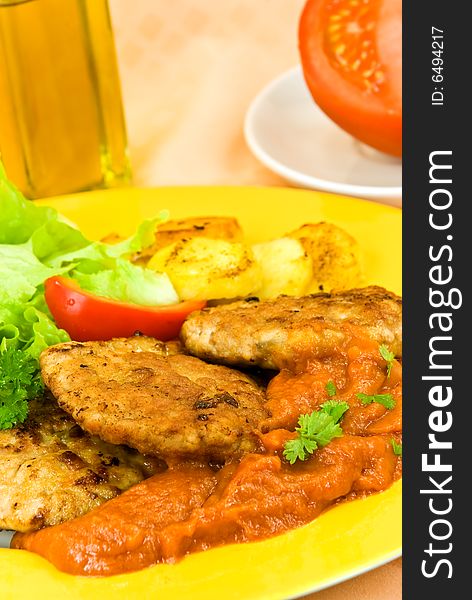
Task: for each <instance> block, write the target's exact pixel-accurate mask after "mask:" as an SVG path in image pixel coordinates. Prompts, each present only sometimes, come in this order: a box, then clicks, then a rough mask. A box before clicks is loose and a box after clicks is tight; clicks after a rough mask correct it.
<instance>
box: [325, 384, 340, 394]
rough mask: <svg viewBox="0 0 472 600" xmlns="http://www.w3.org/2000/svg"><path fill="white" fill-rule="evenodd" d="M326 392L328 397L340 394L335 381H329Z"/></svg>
mask: <svg viewBox="0 0 472 600" xmlns="http://www.w3.org/2000/svg"><path fill="white" fill-rule="evenodd" d="M325 390H326V391H327V392H328V396H330V397H333V396H336V394H337V393H338V390H337V389H336V385H335V383H334V381H328V383H327V384H326V385H325Z"/></svg>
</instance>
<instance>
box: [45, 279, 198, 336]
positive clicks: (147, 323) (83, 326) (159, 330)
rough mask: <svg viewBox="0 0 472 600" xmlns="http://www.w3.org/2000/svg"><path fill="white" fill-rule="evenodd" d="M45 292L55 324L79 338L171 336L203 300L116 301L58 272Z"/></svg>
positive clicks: (47, 280)
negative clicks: (158, 303)
mask: <svg viewBox="0 0 472 600" xmlns="http://www.w3.org/2000/svg"><path fill="white" fill-rule="evenodd" d="M44 295H45V298H46V303H47V305H48V307H49V310H50V311H51V314H52V316H53V317H54V320H55V322H56V324H57V325H58V327H60V328H61V329H65V330H66V331H67V333H68V334H69V335H70V337H71V338H72V339H73V340H76V341H78V342H85V341H90V340H109V339H111V338H114V337H130V336H132V335H134V334H135V333H137V332H139V333H142V334H144V335H149V336H151V337H155V338H157V339H159V340H163V341H167V340H171V339H173V338H175V337H177V335H178V334H179V331H180V328H181V327H182V323H183V322H184V321H185V318H186V317H187V315H189V314H190V313H191V312H193V311H194V310H199V309H201V308H203V307H204V306H205V304H206V302H205V301H202V300H187V301H186V302H180V303H179V304H172V305H170V306H156V307H154V306H141V305H139V304H128V303H126V302H117V301H116V300H110V299H109V298H104V297H102V296H96V295H94V294H91V293H90V292H86V291H85V290H82V289H80V287H79V286H78V285H77V283H76V282H75V281H73V280H72V279H68V278H66V277H60V276H57V277H50V278H49V279H46V281H45V282H44Z"/></svg>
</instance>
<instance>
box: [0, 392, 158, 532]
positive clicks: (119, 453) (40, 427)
mask: <svg viewBox="0 0 472 600" xmlns="http://www.w3.org/2000/svg"><path fill="white" fill-rule="evenodd" d="M29 411H30V412H29V417H28V420H27V422H26V423H25V424H23V425H21V426H19V427H16V428H14V429H10V430H5V431H0V529H2V528H3V529H16V530H17V531H32V530H35V529H39V528H41V527H45V526H48V525H56V524H58V523H62V522H63V521H67V520H69V519H73V518H75V517H78V516H81V515H83V514H85V513H87V512H88V511H90V510H91V509H93V508H95V507H97V506H99V505H100V504H102V503H103V502H105V501H106V500H109V499H111V498H114V497H115V496H117V495H119V494H120V493H121V492H122V491H124V490H127V489H128V488H130V487H131V486H133V485H134V484H136V483H139V482H140V481H142V480H143V479H144V478H146V477H149V476H150V475H153V474H154V473H157V472H158V471H160V470H163V468H165V465H164V464H163V463H161V462H160V461H158V460H156V459H151V458H145V457H144V456H142V455H140V454H138V453H137V452H136V451H135V450H133V449H131V448H126V447H125V446H113V445H111V444H107V443H105V442H103V441H102V440H100V439H98V438H96V437H92V436H90V435H88V434H87V433H85V432H84V431H83V430H82V429H81V428H80V427H79V426H78V425H77V424H76V423H75V421H73V420H72V419H71V418H70V416H69V415H67V414H66V413H65V412H64V411H62V410H61V409H60V408H59V407H58V406H57V404H56V403H55V402H53V401H52V400H51V399H50V398H44V399H36V400H33V401H31V402H30V408H29Z"/></svg>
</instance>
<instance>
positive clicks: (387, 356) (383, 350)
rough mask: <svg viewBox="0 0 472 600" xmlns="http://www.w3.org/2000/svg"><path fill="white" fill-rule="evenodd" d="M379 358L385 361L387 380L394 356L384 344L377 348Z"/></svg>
mask: <svg viewBox="0 0 472 600" xmlns="http://www.w3.org/2000/svg"><path fill="white" fill-rule="evenodd" d="M379 352H380V356H381V357H382V358H383V359H384V360H385V361H387V379H388V378H389V377H390V373H391V371H392V366H393V361H394V360H395V354H394V353H393V352H391V351H390V350H389V349H388V348H387V346H386V345H385V344H382V345H381V346H379Z"/></svg>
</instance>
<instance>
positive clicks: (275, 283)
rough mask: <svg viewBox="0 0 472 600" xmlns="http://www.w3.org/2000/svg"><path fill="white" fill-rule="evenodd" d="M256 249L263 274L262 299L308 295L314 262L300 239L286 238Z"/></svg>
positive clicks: (255, 246) (258, 246)
mask: <svg viewBox="0 0 472 600" xmlns="http://www.w3.org/2000/svg"><path fill="white" fill-rule="evenodd" d="M252 250H253V252H254V256H255V259H256V261H257V262H258V264H259V267H260V270H261V275H262V278H261V287H260V289H259V291H258V292H257V296H258V297H259V298H261V299H262V300H266V299H268V298H276V297H277V296H280V295H282V294H285V295H287V296H302V295H303V294H304V293H305V292H306V290H307V289H308V286H309V285H310V283H311V280H312V278H313V261H312V259H311V256H309V255H308V253H307V252H306V250H305V248H304V247H303V244H302V242H301V241H300V240H296V239H293V238H289V237H282V238H278V239H275V240H271V241H269V242H263V243H260V244H254V246H252Z"/></svg>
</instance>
